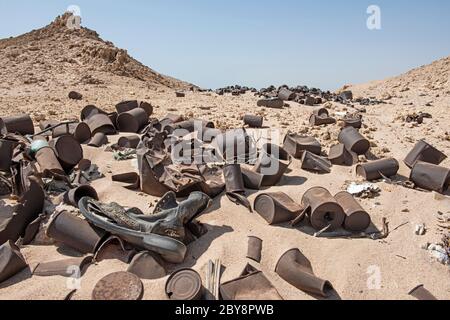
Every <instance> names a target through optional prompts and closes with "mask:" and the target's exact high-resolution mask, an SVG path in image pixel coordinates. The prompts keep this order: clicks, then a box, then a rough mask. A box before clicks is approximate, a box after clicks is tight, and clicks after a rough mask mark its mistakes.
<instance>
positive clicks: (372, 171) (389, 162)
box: [356, 158, 400, 181]
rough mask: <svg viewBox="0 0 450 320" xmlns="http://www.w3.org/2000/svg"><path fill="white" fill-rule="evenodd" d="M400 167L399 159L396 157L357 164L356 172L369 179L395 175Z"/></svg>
mask: <svg viewBox="0 0 450 320" xmlns="http://www.w3.org/2000/svg"><path fill="white" fill-rule="evenodd" d="M399 168H400V165H399V163H398V161H397V160H396V159H394V158H389V159H382V160H376V161H372V162H368V163H364V164H360V165H358V166H356V174H357V175H358V176H361V177H363V178H364V179H366V180H367V181H373V180H378V179H382V178H383V176H384V177H388V178H389V177H392V176H395V175H396V174H397V172H398V170H399Z"/></svg>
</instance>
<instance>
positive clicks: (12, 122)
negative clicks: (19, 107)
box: [0, 114, 34, 136]
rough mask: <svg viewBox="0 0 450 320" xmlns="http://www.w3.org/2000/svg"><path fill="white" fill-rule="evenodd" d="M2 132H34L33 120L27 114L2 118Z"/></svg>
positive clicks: (25, 133) (24, 133) (26, 133)
mask: <svg viewBox="0 0 450 320" xmlns="http://www.w3.org/2000/svg"><path fill="white" fill-rule="evenodd" d="M0 133H1V134H6V133H18V134H21V135H23V136H25V135H33V134H34V125H33V120H32V119H31V117H30V116H29V115H27V114H22V115H17V116H11V117H2V118H0Z"/></svg>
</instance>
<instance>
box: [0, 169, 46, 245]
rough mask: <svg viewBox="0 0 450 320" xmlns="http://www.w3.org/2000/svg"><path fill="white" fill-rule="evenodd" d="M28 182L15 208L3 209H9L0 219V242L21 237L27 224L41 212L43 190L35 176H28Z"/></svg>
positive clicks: (43, 196) (43, 198)
mask: <svg viewBox="0 0 450 320" xmlns="http://www.w3.org/2000/svg"><path fill="white" fill-rule="evenodd" d="M29 183H30V186H29V188H28V190H27V191H26V192H25V193H24V195H23V196H22V197H21V198H20V200H19V204H18V205H17V206H16V207H15V208H11V207H9V208H7V209H5V211H6V212H5V213H8V211H9V214H7V215H6V216H5V217H3V219H2V221H0V244H3V243H5V242H7V241H8V240H11V241H14V242H15V241H17V240H18V239H19V238H21V237H23V236H24V235H25V231H26V229H27V226H28V225H29V224H30V223H32V222H33V221H34V220H35V219H36V218H37V217H38V216H39V215H40V214H41V213H42V210H43V207H44V200H45V193H44V190H43V189H42V187H41V185H40V184H39V182H38V180H37V179H36V178H35V177H30V178H29ZM2 211H3V208H2Z"/></svg>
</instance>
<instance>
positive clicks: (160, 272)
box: [127, 251, 167, 280]
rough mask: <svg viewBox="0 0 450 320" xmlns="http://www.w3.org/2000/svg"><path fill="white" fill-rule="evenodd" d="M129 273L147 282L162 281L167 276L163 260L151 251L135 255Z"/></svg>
mask: <svg viewBox="0 0 450 320" xmlns="http://www.w3.org/2000/svg"><path fill="white" fill-rule="evenodd" d="M127 271H128V272H130V273H133V274H135V275H137V276H138V277H139V278H141V279H146V280H156V279H161V278H164V277H165V276H166V275H167V271H166V269H165V268H164V263H163V262H162V259H160V258H159V257H158V256H157V255H156V254H153V253H151V252H150V251H144V252H141V253H139V254H137V255H135V256H134V258H133V260H132V261H131V263H130V265H129V267H128V269H127Z"/></svg>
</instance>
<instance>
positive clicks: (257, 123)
mask: <svg viewBox="0 0 450 320" xmlns="http://www.w3.org/2000/svg"><path fill="white" fill-rule="evenodd" d="M263 122H264V118H263V117H261V116H254V115H251V114H247V115H245V116H244V125H246V126H249V127H250V128H262V126H263Z"/></svg>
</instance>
